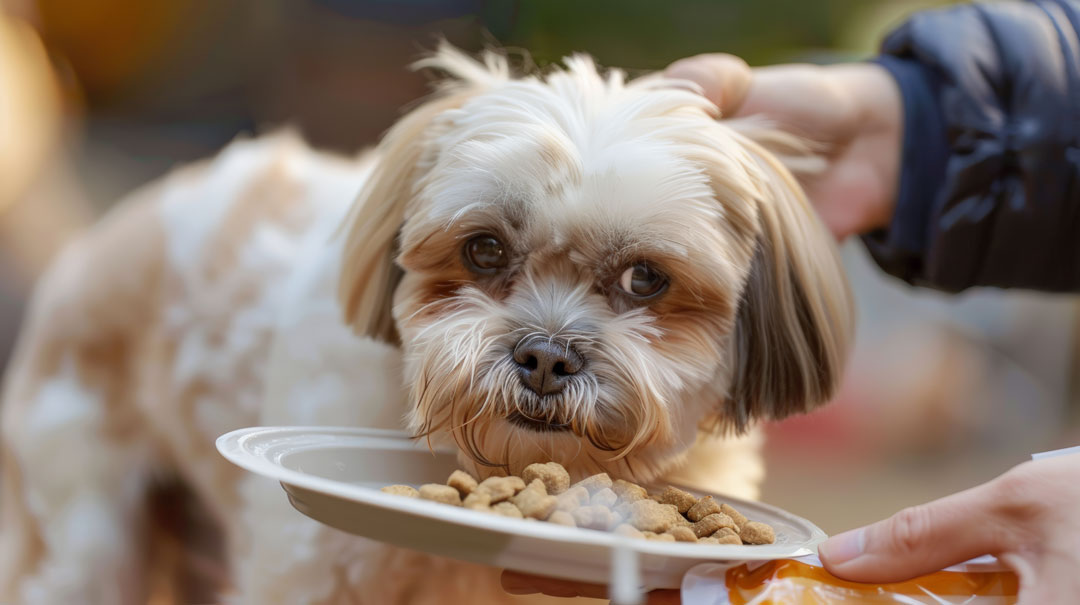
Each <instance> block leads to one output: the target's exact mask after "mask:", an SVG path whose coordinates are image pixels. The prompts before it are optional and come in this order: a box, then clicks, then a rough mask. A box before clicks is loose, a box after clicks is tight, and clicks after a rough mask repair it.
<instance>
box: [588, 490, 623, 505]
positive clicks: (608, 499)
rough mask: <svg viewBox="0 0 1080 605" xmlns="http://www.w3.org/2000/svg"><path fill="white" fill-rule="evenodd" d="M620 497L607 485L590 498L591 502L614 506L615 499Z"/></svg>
mask: <svg viewBox="0 0 1080 605" xmlns="http://www.w3.org/2000/svg"><path fill="white" fill-rule="evenodd" d="M618 499H619V497H618V496H616V495H615V492H613V491H611V489H609V488H606V487H605V488H604V489H602V490H600V491H598V492H596V493H595V494H593V495H592V498H590V499H589V504H592V505H593V506H603V507H605V508H611V507H612V506H615V501H616V500H618Z"/></svg>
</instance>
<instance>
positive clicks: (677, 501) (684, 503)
mask: <svg viewBox="0 0 1080 605" xmlns="http://www.w3.org/2000/svg"><path fill="white" fill-rule="evenodd" d="M660 502H662V503H664V504H674V505H675V508H676V509H678V511H679V512H680V513H682V514H684V515H685V514H686V511H688V510H690V507H691V506H693V505H694V504H695V503H697V498H695V497H694V494H691V493H689V492H684V491H683V490H681V489H679V488H677V487H669V488H667V489H665V490H664V492H663V493H662V494H660Z"/></svg>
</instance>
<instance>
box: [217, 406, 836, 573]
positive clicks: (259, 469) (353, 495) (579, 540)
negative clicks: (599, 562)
mask: <svg viewBox="0 0 1080 605" xmlns="http://www.w3.org/2000/svg"><path fill="white" fill-rule="evenodd" d="M304 436H307V437H314V436H336V437H352V438H361V437H363V438H380V439H390V440H394V441H402V442H408V443H414V442H415V440H414V439H413V438H412V437H411V436H410V435H409V434H408V433H406V432H404V431H400V430H394V429H382V428H366V427H339V426H252V427H246V428H241V429H236V430H233V431H229V432H228V433H225V434H223V435H221V436H220V437H218V438H217V440H216V441H215V446H216V448H217V450H218V452H220V453H221V455H222V456H223V457H225V459H227V460H228V461H229V462H231V463H232V464H234V465H236V466H238V467H240V468H242V469H244V470H247V471H249V472H252V473H255V474H257V475H260V476H263V477H267V478H270V479H273V480H276V481H278V482H279V483H281V484H287V485H290V486H295V487H298V488H301V489H306V490H309V491H313V492H316V493H320V494H323V495H327V496H333V497H337V498H341V499H344V500H347V501H351V502H359V503H362V504H365V505H369V506H378V507H380V508H388V509H393V510H395V511H399V512H403V513H407V514H411V515H417V516H421V517H424V518H427V519H431V520H441V521H450V522H453V523H458V524H461V525H465V526H468V527H472V528H476V529H483V530H488V531H495V532H498V533H504V534H508V535H510V536H522V537H527V538H532V539H537V540H549V541H550V540H558V541H563V542H571V543H574V544H587V545H590V546H602V547H609V548H619V549H628V550H632V551H634V552H637V553H639V554H645V555H660V556H664V557H674V558H678V559H708V560H709V561H714V562H715V561H754V560H772V559H780V558H790V557H798V556H803V555H807V554H812V553H813V552H814V551H815V550H816V546H817V545H818V544H820V543H821V542H823V541H824V540H825V539H826V538H827V537H828V535H827V534H826V533H825V532H824V531H823V530H822V529H821V528H819V527H818V526H817V525H815V524H814V523H813V522H811V521H809V520H808V519H805V518H803V517H800V516H798V515H795V514H794V513H790V512H788V511H786V510H784V509H782V508H779V507H776V506H773V505H771V504H766V503H764V502H757V501H748V500H744V499H742V498H736V497H734V496H726V495H725V496H723V497H724V498H726V499H730V500H732V501H735V502H738V503H745V504H750V505H751V506H755V507H762V508H764V509H767V510H768V511H769V512H770V513H772V514H774V515H776V516H778V517H780V518H783V519H785V520H787V521H789V522H792V523H794V524H796V525H801V526H804V527H806V528H807V529H809V531H810V538H809V539H808V540H807V541H806V542H800V543H799V544H791V545H787V546H784V545H778V544H768V545H755V546H753V551H748V550H747V545H732V544H705V545H702V544H695V545H687V544H679V543H670V542H657V541H651V540H640V539H635V538H631V537H628V536H621V535H619V534H615V533H611V532H600V531H590V532H583V531H579V529H580V528H572V527H563V526H561V525H557V524H551V523H542V524H534V523H522V522H521V520H520V519H511V518H508V517H499V516H494V515H484V514H482V513H478V512H477V511H470V510H466V509H459V508H456V507H450V506H445V505H440V504H439V503H435V502H427V501H423V500H418V499H413V498H402V497H400V496H395V495H393V494H386V493H383V492H381V491H378V490H374V489H370V488H364V487H362V486H358V485H354V484H352V483H346V482H343V481H336V480H333V479H327V478H325V477H319V476H317V475H311V474H307V473H303V472H300V471H295V470H293V469H290V468H286V467H285V466H283V465H281V464H277V463H275V462H273V461H271V460H270V459H268V458H267V457H266V456H263V455H260V454H258V453H256V452H254V451H251V448H247V447H245V445H247V444H248V443H249V442H251V441H252V440H253V439H255V438H266V437H270V438H273V437H282V438H289V437H293V438H297V437H304ZM440 451H442V452H444V453H447V452H448V450H439V449H435V450H432V454H433V455H434V454H435V453H437V452H440ZM357 490H361V491H357ZM697 491H701V490H697ZM708 493H712V492H708ZM717 495H720V494H717ZM301 514H303V513H301ZM315 520H316V521H318V519H315ZM687 546H692V548H687Z"/></svg>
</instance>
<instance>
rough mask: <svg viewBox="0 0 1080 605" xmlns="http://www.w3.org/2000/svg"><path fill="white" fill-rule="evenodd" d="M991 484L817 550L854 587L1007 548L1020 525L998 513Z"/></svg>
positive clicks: (910, 510)
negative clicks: (1013, 530)
mask: <svg viewBox="0 0 1080 605" xmlns="http://www.w3.org/2000/svg"><path fill="white" fill-rule="evenodd" d="M997 501H998V500H997V497H996V494H995V493H994V492H993V485H992V484H985V485H980V486H978V487H975V488H972V489H969V490H967V491H964V492H960V493H958V494H954V495H951V496H948V497H945V498H942V499H940V500H936V501H934V502H931V503H929V504H924V505H921V506H915V507H912V508H908V509H905V510H902V511H900V512H899V513H897V514H895V515H893V516H892V517H891V518H889V519H886V520H885V521H881V522H878V523H875V524H873V525H869V526H866V527H863V528H860V529H856V530H852V531H849V532H846V533H843V534H840V535H838V536H834V537H832V538H830V539H829V540H827V541H826V542H824V543H823V544H822V545H821V546H820V547H818V554H819V555H820V557H821V562H822V563H823V564H824V565H825V568H826V569H828V570H829V571H830V572H831V573H833V574H834V575H836V576H838V577H841V578H844V579H847V580H852V581H856V582H899V581H903V580H908V579H911V578H914V577H916V576H920V575H923V574H927V573H931V572H934V571H939V570H941V569H944V568H945V567H948V566H950V565H955V564H957V563H961V562H963V561H966V560H968V559H971V558H973V557H977V556H979V555H984V554H996V553H998V552H1000V551H1002V550H1004V548H1005V547H1006V546H1007V545H1008V544H1009V542H1010V540H1009V539H1008V538H1007V535H1008V534H1009V532H1010V531H1011V530H1012V528H1013V526H1014V525H1015V524H1016V523H1018V522H1019V521H1020V520H1011V522H1010V519H1007V518H1004V517H1003V516H1002V514H1001V513H1000V512H999V511H1000V508H999V507H998V505H997Z"/></svg>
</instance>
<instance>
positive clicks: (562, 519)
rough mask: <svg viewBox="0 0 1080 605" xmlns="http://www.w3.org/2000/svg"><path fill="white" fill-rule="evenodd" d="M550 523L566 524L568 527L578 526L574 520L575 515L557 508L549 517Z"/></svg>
mask: <svg viewBox="0 0 1080 605" xmlns="http://www.w3.org/2000/svg"><path fill="white" fill-rule="evenodd" d="M547 520H548V523H555V524H556V525H565V526H567V527H577V522H576V521H574V515H571V514H570V513H568V512H566V511H564V510H557V511H554V512H552V513H551V516H550V517H548V518H547Z"/></svg>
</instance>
